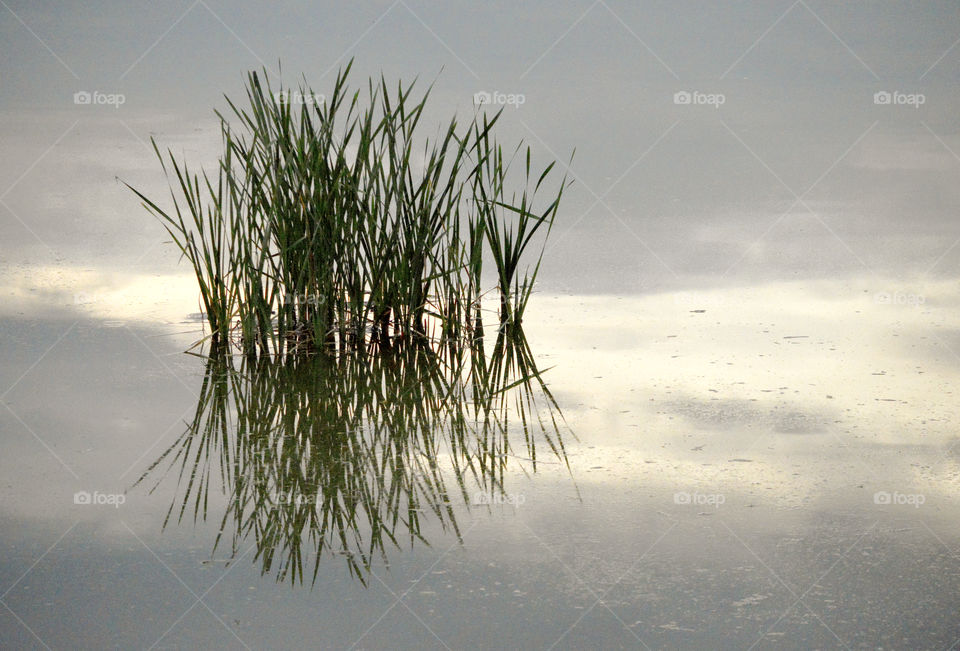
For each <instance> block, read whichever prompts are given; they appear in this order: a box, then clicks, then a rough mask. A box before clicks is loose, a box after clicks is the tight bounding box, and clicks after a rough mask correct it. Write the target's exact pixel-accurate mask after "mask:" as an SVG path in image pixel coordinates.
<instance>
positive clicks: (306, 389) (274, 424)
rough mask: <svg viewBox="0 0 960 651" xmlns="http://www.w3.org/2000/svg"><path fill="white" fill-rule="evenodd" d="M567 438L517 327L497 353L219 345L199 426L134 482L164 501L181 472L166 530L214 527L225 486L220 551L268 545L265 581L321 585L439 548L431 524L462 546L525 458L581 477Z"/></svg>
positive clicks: (262, 558) (477, 344) (261, 554)
mask: <svg viewBox="0 0 960 651" xmlns="http://www.w3.org/2000/svg"><path fill="white" fill-rule="evenodd" d="M481 332H482V330H481ZM563 427H564V424H563V418H562V415H561V413H560V410H559V407H558V405H557V403H556V401H555V400H554V398H553V396H552V395H551V394H550V391H549V389H548V388H547V386H546V384H545V383H544V381H543V379H542V375H541V371H540V370H538V368H537V366H536V363H535V361H534V359H533V355H532V353H531V349H530V346H529V344H528V342H527V340H526V338H525V336H524V334H523V331H522V329H521V327H520V326H519V325H511V326H509V327H508V328H501V329H500V330H498V331H497V339H496V343H495V344H494V346H493V348H492V351H491V352H490V353H489V354H487V353H485V352H484V344H483V338H482V337H480V338H478V339H476V340H475V341H474V343H473V344H472V345H468V346H460V345H448V346H445V347H444V348H443V349H442V350H440V351H438V350H436V349H434V348H433V347H431V346H430V345H426V344H424V345H418V344H409V345H406V346H402V347H398V348H396V349H395V350H392V351H390V352H389V353H387V354H378V355H367V354H363V353H357V354H340V355H333V354H323V353H318V354H310V355H305V354H298V355H288V356H286V357H282V358H276V357H269V356H261V357H254V356H239V355H233V354H232V353H231V350H230V349H229V348H227V347H224V346H218V347H216V348H214V349H213V350H212V351H211V353H210V354H209V355H208V356H207V357H206V370H205V374H204V378H203V383H202V387H201V390H200V397H199V401H198V403H197V408H196V412H195V415H194V417H193V420H192V422H190V423H189V424H188V427H187V429H186V431H185V432H184V433H183V434H182V435H181V436H180V437H179V438H178V439H177V441H176V442H175V443H174V444H173V445H171V446H170V447H169V448H168V449H167V450H166V451H165V452H164V453H163V454H162V455H161V456H160V458H159V459H157V460H156V461H155V462H154V463H153V464H152V465H151V466H150V468H148V469H147V470H146V472H145V473H144V474H143V476H141V477H140V479H139V480H138V481H137V482H136V483H137V484H141V483H145V482H147V481H148V480H149V481H152V482H153V487H152V488H151V492H152V491H153V490H156V488H158V487H159V486H160V484H161V483H163V482H164V481H170V480H169V479H166V478H167V477H170V476H173V475H175V476H176V482H177V490H176V493H175V497H174V501H173V503H172V504H171V505H170V508H169V510H168V512H167V515H166V518H165V520H164V528H166V527H167V526H169V525H171V524H172V523H181V522H183V521H184V519H189V518H191V517H192V518H193V520H194V522H195V523H196V522H197V521H198V520H202V521H205V520H206V519H207V518H208V516H209V515H211V514H210V513H209V512H208V511H209V510H210V509H208V506H209V504H210V502H211V501H212V500H211V497H212V494H215V492H216V491H217V490H218V489H221V487H222V490H223V492H224V493H225V494H226V496H227V498H228V501H227V506H226V508H225V511H224V513H223V514H222V520H221V524H220V532H219V534H218V535H217V537H216V541H215V543H214V545H213V552H214V553H215V552H216V551H217V550H218V549H223V548H225V547H226V546H228V545H229V548H230V549H229V552H230V554H231V558H236V557H237V555H238V553H239V552H240V551H241V547H249V545H251V544H254V543H255V545H256V550H257V554H256V558H257V561H258V562H259V563H260V565H261V570H262V573H263V574H267V573H271V572H275V573H276V577H277V580H278V581H284V580H290V581H291V582H292V583H294V584H297V583H303V582H304V581H305V578H306V577H308V576H309V577H310V582H311V585H312V584H313V583H315V582H316V579H317V576H318V570H319V568H320V562H321V558H322V557H323V555H324V553H327V554H339V555H342V556H343V557H344V558H345V559H346V561H347V564H348V567H349V570H350V573H351V575H353V576H355V577H356V578H358V579H359V580H360V581H361V582H362V583H364V584H366V581H367V576H368V574H369V572H370V569H371V563H372V562H374V560H375V559H377V558H380V559H382V561H383V562H384V563H387V562H388V559H387V553H388V551H390V550H394V549H400V548H401V547H402V546H403V545H404V544H406V543H409V545H410V546H411V547H413V546H414V545H416V544H418V543H422V544H427V545H428V544H429V543H428V542H427V540H426V539H425V538H424V530H425V527H426V524H427V523H428V522H429V521H431V520H433V521H435V522H437V523H439V525H440V526H441V528H442V529H443V531H445V532H448V531H453V532H454V533H455V535H456V536H457V538H458V540H460V539H461V529H460V526H459V525H458V523H457V512H458V511H460V512H461V513H462V512H463V511H462V510H461V508H460V506H461V503H462V504H463V505H465V506H466V508H469V507H470V506H471V505H476V504H486V505H489V504H494V503H503V502H504V501H505V499H504V498H505V497H506V493H505V486H504V481H505V477H506V473H507V470H508V462H509V461H510V460H511V459H512V458H518V457H519V458H523V459H525V460H526V462H527V464H528V465H529V467H530V468H532V471H533V472H536V470H537V467H538V464H539V463H543V461H542V460H540V459H539V457H538V454H539V453H540V452H541V451H546V452H547V453H548V456H549V457H550V459H552V460H551V461H549V463H553V464H556V463H558V462H559V463H561V464H563V465H564V466H566V468H567V471H568V472H569V463H568V461H567V457H566V453H565V451H564V446H563V441H562V438H561V429H562V428H563ZM521 441H522V450H521V449H520V446H519V444H520V443H521ZM217 473H219V475H217ZM217 501H219V500H217ZM487 508H489V507H487ZM251 539H252V540H251ZM311 565H312V567H311Z"/></svg>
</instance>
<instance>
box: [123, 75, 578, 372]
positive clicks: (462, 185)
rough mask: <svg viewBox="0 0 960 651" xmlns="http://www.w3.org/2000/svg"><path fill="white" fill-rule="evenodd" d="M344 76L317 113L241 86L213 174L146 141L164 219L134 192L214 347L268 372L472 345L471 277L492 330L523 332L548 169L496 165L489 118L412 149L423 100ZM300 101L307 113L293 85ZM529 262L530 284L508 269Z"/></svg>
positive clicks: (256, 85) (508, 158)
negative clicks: (195, 297) (195, 299)
mask: <svg viewBox="0 0 960 651" xmlns="http://www.w3.org/2000/svg"><path fill="white" fill-rule="evenodd" d="M351 66H352V62H351V64H348V65H347V66H346V67H345V69H343V70H341V71H340V72H339V73H338V75H337V79H336V81H335V83H334V86H333V91H332V93H330V95H329V96H327V98H326V99H325V101H323V102H320V103H315V104H314V103H307V104H303V105H293V104H291V103H290V102H288V101H284V99H283V98H284V97H287V96H288V91H286V90H284V88H282V87H280V88H278V89H277V90H276V91H274V89H273V88H272V86H271V84H270V81H269V78H268V77H267V75H266V73H265V72H264V74H263V75H262V76H261V75H259V74H257V73H255V72H254V73H250V74H249V76H248V82H247V87H246V95H247V98H246V99H247V102H246V104H245V105H244V106H240V105H239V104H236V103H234V102H233V101H231V100H230V99H229V98H227V102H228V104H229V107H230V111H231V113H230V117H231V119H232V120H233V122H231V120H230V119H228V118H227V117H226V116H224V115H223V114H221V113H219V112H218V113H217V115H218V117H219V118H220V121H221V130H222V137H223V154H222V157H221V159H220V163H219V166H218V168H217V170H216V174H215V175H209V174H208V173H207V172H200V173H197V172H195V171H192V170H191V169H190V168H189V167H188V166H187V163H186V162H182V161H178V160H177V159H176V158H175V157H174V155H173V154H172V153H171V152H170V151H169V150H168V151H167V152H166V155H164V154H162V153H161V151H160V149H159V147H158V146H157V144H156V142H153V146H154V150H155V151H156V154H157V156H158V158H159V159H160V162H161V165H162V166H163V169H164V172H165V174H166V175H167V177H168V179H169V180H170V184H171V196H172V199H173V208H172V210H164V209H163V208H161V207H160V206H159V205H158V204H157V203H156V202H154V201H153V200H151V199H149V198H147V197H146V196H144V195H143V194H142V193H141V192H140V191H138V190H136V189H134V188H131V190H133V191H134V192H135V193H136V194H137V196H138V197H140V199H141V200H142V201H143V204H144V205H145V206H146V207H147V208H148V209H149V210H150V211H151V212H152V213H153V214H155V215H156V216H157V217H159V218H160V220H161V222H162V223H163V225H164V226H165V228H166V230H167V232H168V233H169V234H170V236H171V237H172V238H173V241H174V242H175V243H176V245H177V246H178V247H179V249H180V250H181V251H182V253H183V255H184V257H186V259H187V260H188V261H189V262H190V264H191V265H192V266H193V269H194V272H195V273H196V276H197V281H198V285H199V289H200V297H201V301H202V303H203V308H204V310H205V312H206V315H207V320H208V323H209V326H210V330H211V334H210V337H211V339H212V342H213V343H214V344H216V343H218V342H223V341H227V340H230V341H235V342H236V343H238V344H239V346H240V347H241V348H242V349H243V351H244V352H245V353H247V354H251V355H258V354H266V355H282V354H286V353H290V352H295V351H300V350H310V351H316V350H327V351H348V350H358V349H361V350H368V351H386V350H390V349H393V348H395V347H397V346H400V345H406V344H409V343H411V342H419V343H424V342H432V343H435V344H441V345H446V346H457V345H460V344H461V343H462V342H464V341H467V342H470V341H475V340H476V339H477V338H478V337H481V336H482V330H480V331H478V326H480V325H481V324H482V320H481V318H480V301H481V298H482V297H483V296H484V295H485V291H486V290H485V288H484V287H482V286H481V282H482V281H483V277H484V273H483V265H484V261H485V260H487V261H492V263H493V265H494V272H495V275H496V286H495V288H490V291H496V292H497V293H498V294H499V302H498V304H499V320H500V325H501V329H504V330H509V329H510V328H514V327H517V326H519V324H520V323H521V321H522V318H523V313H524V310H525V308H526V305H527V302H528V299H529V297H530V293H531V291H532V288H533V285H534V281H535V279H536V276H537V272H538V270H539V265H540V260H541V258H542V255H543V248H542V245H541V248H540V250H539V252H538V253H536V254H528V252H529V250H530V249H531V248H533V246H534V244H533V243H534V242H535V241H542V240H545V238H544V237H541V238H538V239H536V240H535V236H536V235H537V234H538V233H540V234H541V236H543V235H545V234H548V233H549V231H550V229H551V227H552V225H553V222H554V219H555V217H556V215H557V211H558V209H559V205H560V199H561V197H562V195H563V191H564V189H565V187H566V186H567V179H566V177H564V178H563V179H562V180H561V181H560V182H559V183H558V184H556V186H555V189H554V191H553V192H551V194H550V196H549V197H548V198H547V199H546V200H544V199H541V198H540V197H538V196H537V195H538V193H540V192H541V190H542V189H543V187H544V186H545V185H546V181H547V180H548V178H549V177H550V176H551V172H552V171H553V169H554V163H550V164H549V165H547V166H546V167H545V168H543V169H542V170H541V171H540V172H539V173H537V172H536V171H535V170H534V169H533V168H532V166H531V154H530V149H529V147H526V148H525V149H524V147H523V145H522V144H521V145H519V146H518V147H517V148H516V149H514V150H513V151H509V150H508V151H507V153H506V154H505V152H504V149H503V148H502V146H501V145H500V144H498V142H497V141H496V138H495V136H494V133H493V131H494V127H495V125H496V123H497V121H498V120H499V118H500V115H501V114H500V113H499V112H498V113H496V114H495V115H492V116H488V115H486V114H485V113H482V114H475V115H473V116H472V119H470V120H469V121H467V122H466V123H465V124H464V125H463V126H461V125H460V123H459V122H458V121H457V119H456V118H454V119H452V120H451V121H450V122H449V124H448V125H447V127H446V128H445V129H444V130H442V131H440V132H439V134H438V137H437V138H435V139H434V140H430V139H429V138H423V139H421V138H420V136H419V133H420V131H418V127H419V125H420V124H421V118H422V116H423V112H424V107H425V105H426V102H427V99H428V96H429V90H428V91H427V92H426V93H425V94H423V95H422V96H419V97H415V96H414V94H413V85H412V84H411V85H408V86H403V85H401V84H398V85H397V86H396V87H395V88H394V87H392V86H391V85H389V84H388V83H387V81H386V80H385V79H384V78H383V77H381V78H380V80H379V82H375V81H374V80H372V79H371V80H370V81H369V82H368V84H367V88H366V92H365V94H362V93H361V92H359V91H350V90H349V88H348V84H347V78H348V75H349V72H350V68H351ZM297 96H298V97H308V98H312V97H317V95H315V94H314V93H313V90H312V89H311V88H309V87H308V86H307V85H306V81H305V80H304V82H303V84H302V85H301V86H300V88H299V94H298V95H297ZM517 158H520V159H521V160H523V161H525V165H524V169H523V170H522V172H519V173H517V172H516V171H511V163H512V162H513V161H515V160H516V159H517ZM515 176H522V183H518V186H517V188H516V189H511V181H513V180H515ZM128 187H129V186H128ZM533 255H536V259H535V262H533V264H532V270H531V265H530V264H528V265H527V266H526V267H524V266H522V263H521V261H522V260H524V259H526V258H527V257H531V260H532V256H533Z"/></svg>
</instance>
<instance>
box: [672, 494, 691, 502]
mask: <svg viewBox="0 0 960 651" xmlns="http://www.w3.org/2000/svg"><path fill="white" fill-rule="evenodd" d="M691 501H692V498H691V497H690V493H687V492H685V491H681V492H679V493H674V494H673V503H674V504H690V502H691Z"/></svg>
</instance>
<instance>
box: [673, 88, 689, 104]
mask: <svg viewBox="0 0 960 651" xmlns="http://www.w3.org/2000/svg"><path fill="white" fill-rule="evenodd" d="M692 101H693V96H692V95H691V94H690V93H689V92H687V91H685V90H680V91H677V92H676V93H674V94H673V103H674V104H689V103H691V102H692Z"/></svg>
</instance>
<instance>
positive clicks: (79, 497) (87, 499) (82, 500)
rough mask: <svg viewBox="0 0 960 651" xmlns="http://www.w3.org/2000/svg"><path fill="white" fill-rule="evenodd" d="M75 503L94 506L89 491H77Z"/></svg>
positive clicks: (74, 496)
mask: <svg viewBox="0 0 960 651" xmlns="http://www.w3.org/2000/svg"><path fill="white" fill-rule="evenodd" d="M73 503H74V504H92V503H93V496H91V495H90V493H88V492H87V491H77V492H76V493H74V494H73Z"/></svg>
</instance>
